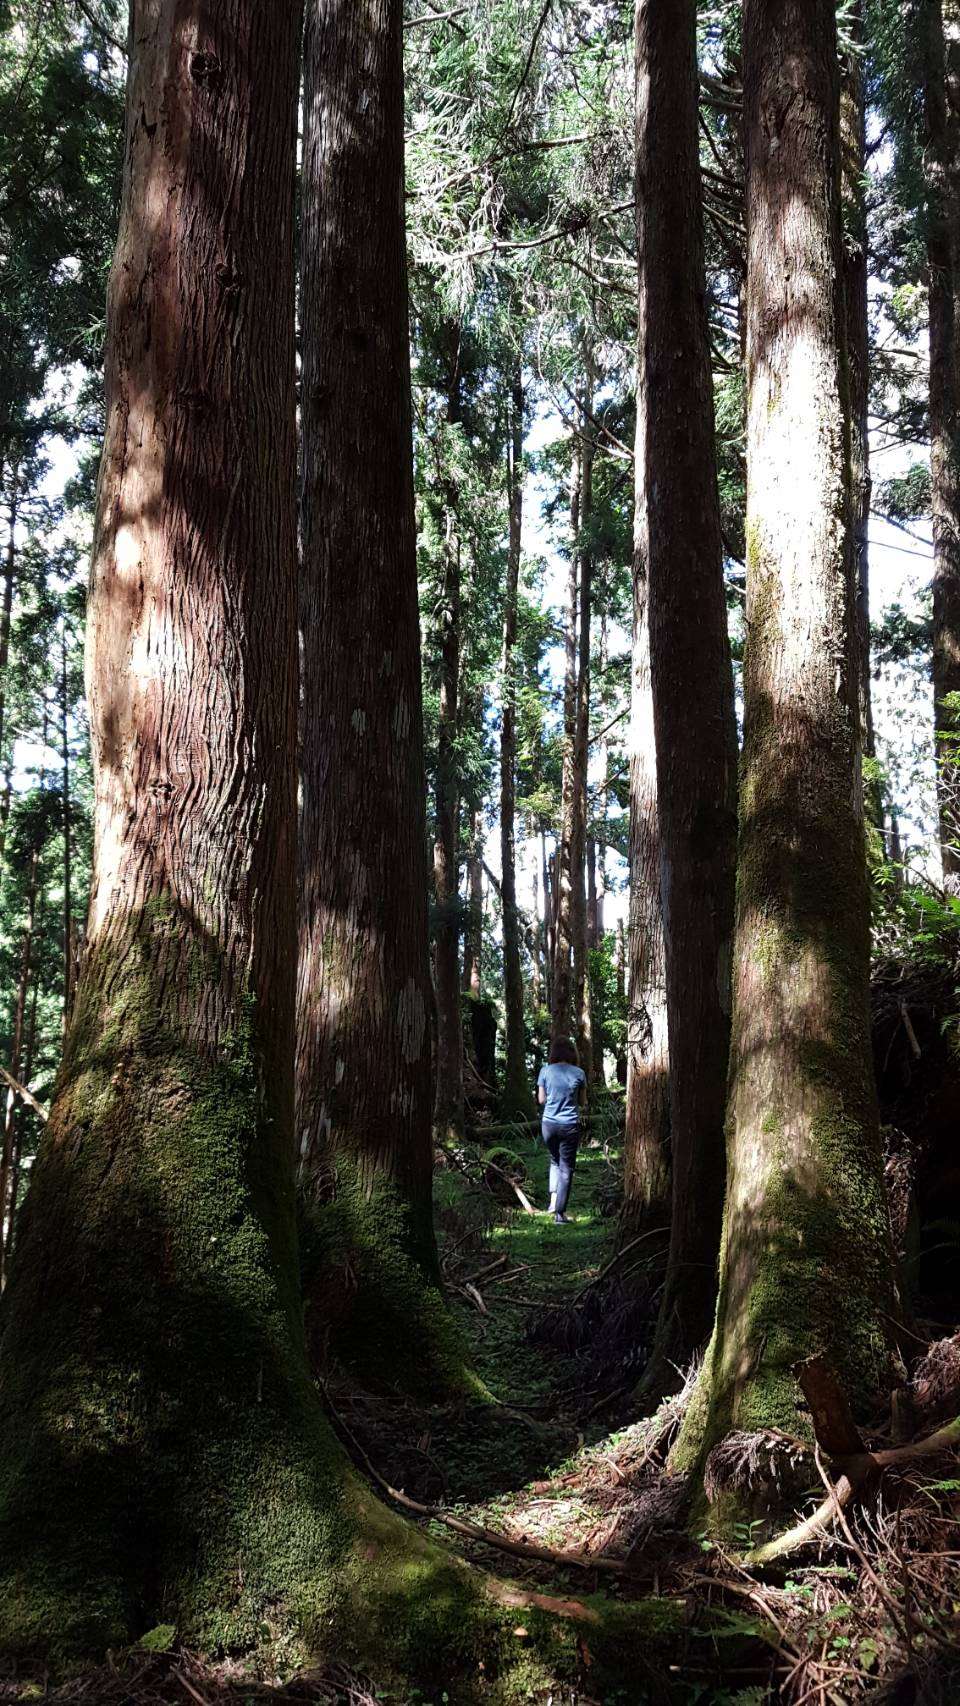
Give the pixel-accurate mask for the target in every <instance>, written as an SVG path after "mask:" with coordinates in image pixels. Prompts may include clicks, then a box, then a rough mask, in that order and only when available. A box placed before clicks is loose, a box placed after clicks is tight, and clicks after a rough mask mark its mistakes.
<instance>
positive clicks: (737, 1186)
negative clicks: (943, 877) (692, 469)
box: [674, 0, 897, 1464]
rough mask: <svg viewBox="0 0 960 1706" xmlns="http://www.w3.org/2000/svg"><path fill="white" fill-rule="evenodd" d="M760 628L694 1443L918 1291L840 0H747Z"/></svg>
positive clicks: (791, 1401) (691, 1428) (879, 1328)
mask: <svg viewBox="0 0 960 1706" xmlns="http://www.w3.org/2000/svg"><path fill="white" fill-rule="evenodd" d="M744 99H745V122H746V147H747V245H748V269H749V325H748V341H747V377H748V498H747V552H748V556H747V633H748V638H747V648H746V658H745V663H744V701H745V728H744V742H745V745H744V758H743V782H742V791H741V808H740V812H741V815H740V857H739V870H738V887H737V921H736V956H735V982H734V1017H733V1037H732V1056H731V1094H730V1107H729V1115H728V1182H727V1197H726V1208H725V1219H724V1237H723V1249H722V1255H721V1285H720V1298H719V1304H718V1313H717V1323H716V1328H715V1332H714V1336H713V1339H712V1341H711V1344H710V1347H709V1349H708V1352H707V1356H706V1360H705V1362H704V1365H703V1369H702V1372H701V1376H700V1381H699V1385H698V1388H697V1390H696V1392H695V1394H694V1398H693V1401H692V1403H691V1406H690V1408H689V1410H688V1413H687V1418H686V1421H685V1425H684V1428H683V1430H682V1433H681V1436H680V1439H679V1441H678V1445H677V1447H676V1448H675V1454H674V1458H675V1462H676V1463H677V1464H691V1463H696V1462H698V1461H702V1458H703V1454H704V1452H705V1450H706V1449H708V1448H709V1446H711V1445H712V1444H713V1443H714V1441H716V1440H717V1439H719V1438H720V1437H722V1436H723V1435H724V1434H726V1433H727V1432H728V1431H729V1430H730V1429H745V1430H747V1431H752V1430H754V1429H757V1428H770V1427H772V1428H780V1429H783V1430H784V1431H785V1432H787V1433H789V1434H791V1435H803V1434H805V1433H808V1432H809V1421H808V1419H807V1417H806V1416H805V1415H804V1413H803V1411H802V1408H801V1404H802V1401H801V1399H800V1395H799V1391H798V1387H797V1382H796V1378H795V1375H794V1368H795V1366H796V1364H797V1363H798V1362H799V1361H802V1360H803V1359H804V1358H805V1357H807V1356H809V1355H811V1354H812V1353H814V1352H816V1353H819V1354H821V1355H823V1356H824V1357H825V1358H826V1359H827V1360H828V1362H829V1363H830V1364H831V1365H832V1366H833V1367H834V1368H835V1369H836V1370H837V1372H838V1374H839V1375H840V1376H841V1378H842V1379H843V1380H844V1382H845V1383H846V1384H847V1386H848V1390H849V1392H850V1395H851V1398H852V1399H853V1400H854V1401H855V1402H858V1403H862V1402H863V1401H864V1400H865V1399H867V1398H868V1397H869V1396H870V1395H872V1394H875V1393H877V1392H878V1391H879V1390H881V1389H883V1388H884V1387H885V1386H886V1385H887V1383H888V1382H889V1380H890V1378H891V1375H892V1369H893V1353H892V1340H891V1335H892V1332H893V1331H894V1325H893V1323H894V1318H895V1315H896V1311H897V1302H896V1295H895V1287H894V1274H893V1257H892V1248H891V1239H890V1229H889V1220H888V1214H887V1207H886V1202H885V1198H884V1188H883V1175H882V1159H881V1150H880V1142H879V1135H878V1115H877V1103H876V1095H875V1088H874V1082H873V1065H872V1060H871V1054H870V1032H869V1015H868V968H869V917H868V901H867V882H866V868H865V857H864V842H863V822H862V810H861V798H862V796H861V789H860V776H859V768H860V743H859V705H858V648H857V640H856V599H855V583H854V562H853V552H852V539H851V528H850V519H849V489H848V479H849V470H848V463H847V457H848V432H847V423H846V418H845V374H844V355H843V339H844V302H843V253H842V241H841V229H840V206H839V170H838V105H839V90H838V64H837V44H836V26H835V17H834V5H833V0H747V5H746V8H745V12H744Z"/></svg>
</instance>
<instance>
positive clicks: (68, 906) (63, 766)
mask: <svg viewBox="0 0 960 1706" xmlns="http://www.w3.org/2000/svg"><path fill="white" fill-rule="evenodd" d="M67 711H68V705H67V630H66V625H64V628H63V631H62V633H61V635H60V786H61V789H62V792H63V808H62V826H63V1023H64V1026H66V1025H67V1023H68V1021H69V1018H70V1009H71V1008H72V1006H73V976H74V940H73V814H72V812H71V809H70V731H69V725H68V717H67Z"/></svg>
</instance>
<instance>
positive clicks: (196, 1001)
mask: <svg viewBox="0 0 960 1706" xmlns="http://www.w3.org/2000/svg"><path fill="white" fill-rule="evenodd" d="M132 25H133V27H132V29H131V32H130V58H129V70H128V89H127V122H126V156H125V174H124V187H123V199H122V211H121V228H120V235H119V241H118V246H117V251H116V255H115V259H114V265H113V269H112V273H111V281H110V293H109V306H108V333H107V372H106V422H107V425H106V442H105V446H104V453H103V462H102V468H101V476H100V482H99V489H98V490H99V496H98V506H97V523H96V540H95V547H94V558H93V569H92V585H91V595H90V608H89V624H88V666H87V667H88V689H89V702H90V716H91V731H92V740H93V755H94V765H95V857H94V872H93V884H92V894H91V902H90V914H89V932H88V936H87V943H86V949H85V956H84V963H83V967H82V972H81V977H80V982H79V985H78V988H77V992H76V998H75V1002H74V1007H73V1012H72V1015H71V1019H70V1024H69V1027H68V1032H67V1037H66V1041H65V1050H64V1059H63V1065H62V1068H61V1071H60V1075H59V1078H58V1081H57V1085H56V1090H55V1094H54V1100H53V1106H52V1109H51V1115H50V1120H49V1123H48V1126H47V1128H46V1131H45V1134H44V1138H43V1143H42V1146H41V1151H40V1154H39V1157H38V1160H37V1162H36V1165H35V1168H34V1170H33V1175H32V1178H31V1184H30V1191H29V1195H28V1199H27V1201H26V1203H25V1205H24V1209H23V1212H22V1215H21V1219H20V1225H19V1230H18V1239H17V1244H16V1248H15V1251H14V1257H13V1263H12V1269H11V1277H10V1283H9V1287H8V1291H7V1299H6V1306H5V1330H4V1335H3V1340H2V1345H0V1425H2V1428H3V1438H4V1440H5V1451H4V1459H3V1465H2V1468H0V1647H2V1649H3V1651H4V1652H5V1653H8V1654H9V1653H14V1652H35V1653H40V1654H44V1655H47V1656H52V1657H56V1656H59V1655H63V1654H71V1655H76V1654H97V1653H102V1651H103V1649H104V1647H106V1646H115V1645H121V1644H124V1643H126V1642H128V1641H130V1640H132V1639H135V1638H136V1637H138V1636H139V1635H141V1634H143V1633H144V1631H145V1630H147V1629H149V1628H150V1627H151V1626H153V1625H155V1624H157V1623H160V1622H163V1623H170V1624H174V1625H176V1627H177V1629H178V1632H179V1634H180V1635H181V1637H182V1638H183V1639H184V1640H187V1641H188V1642H190V1643H191V1644H194V1645H196V1646H198V1647H202V1648H204V1649H206V1650H216V1649H227V1650H232V1649H236V1648H242V1647H244V1646H247V1645H251V1644H257V1643H262V1642H263V1641H265V1640H267V1641H268V1640H269V1639H271V1638H273V1637H274V1636H275V1637H276V1638H277V1640H278V1641H279V1642H280V1643H281V1644H282V1643H283V1642H284V1641H285V1640H286V1639H287V1637H288V1636H289V1635H290V1634H291V1633H294V1634H295V1633H297V1632H300V1633H302V1634H303V1635H304V1636H305V1637H306V1638H307V1639H309V1640H311V1641H312V1640H313V1639H315V1638H316V1639H320V1638H321V1637H322V1634H323V1631H324V1628H325V1627H326V1626H327V1622H328V1619H329V1618H330V1615H331V1612H332V1609H333V1607H334V1604H335V1601H336V1597H337V1594H336V1589H337V1585H338V1583H340V1584H341V1585H342V1583H343V1580H344V1575H345V1573H346V1572H348V1571H349V1569H350V1567H351V1566H350V1560H351V1557H353V1553H352V1550H351V1548H352V1543H353V1541H354V1539H355V1537H356V1534H357V1531H358V1527H359V1514H358V1513H359V1509H360V1502H361V1496H360V1493H359V1490H357V1489H355V1488H354V1484H353V1482H352V1480H351V1478H350V1476H349V1473H348V1471H347V1468H346V1465H345V1463H344V1462H343V1461H342V1459H341V1456H340V1453H339V1451H338V1450H337V1448H336V1447H335V1445H334V1443H333V1439H332V1436H331V1435H330V1433H329V1430H328V1428H327V1425H326V1423H325V1421H324V1419H323V1416H322V1413H321V1411H320V1409H319V1404H318V1400H317V1397H316V1395H315V1393H314V1391H313V1388H312V1385H311V1382H310V1378H309V1374H308V1370H307V1365H306V1356H305V1345H304V1337H303V1324H302V1313H301V1305H300V1297H299V1283H298V1272H297V1251H296V1238H295V1219H294V1166H293V1152H294V1122H293V1036H294V982H295V967H296V930H295V922H296V921H295V884H296V823H295V785H294V783H295V776H294V759H295V718H296V609H295V585H296V525H295V523H296V517H295V502H294V497H295V494H294V474H295V451H294V339H293V178H294V163H295V139H296V107H297V62H298V42H299V33H300V15H299V6H298V5H297V4H296V0H289V3H288V0H270V3H269V4H267V3H266V0H229V4H224V5H223V6H220V7H218V8H216V9H215V10H214V9H212V8H210V7H209V6H207V5H200V4H199V3H197V4H192V3H186V0H137V4H136V6H135V7H134V9H133V17H132ZM379 1521H380V1522H381V1525H383V1523H384V1521H385V1519H384V1518H382V1517H381V1518H379ZM382 1537H383V1528H382V1526H381V1529H380V1530H379V1531H378V1530H377V1529H375V1528H371V1530H370V1532H369V1538H370V1542H371V1546H372V1548H373V1551H376V1550H377V1547H378V1545H379V1542H380V1540H381V1539H382ZM355 1561H356V1560H354V1562H355ZM364 1567H365V1568H366V1569H367V1570H368V1572H369V1573H372V1572H373V1571H374V1570H375V1568H376V1566H375V1565H374V1564H373V1563H370V1564H369V1565H365V1566H364Z"/></svg>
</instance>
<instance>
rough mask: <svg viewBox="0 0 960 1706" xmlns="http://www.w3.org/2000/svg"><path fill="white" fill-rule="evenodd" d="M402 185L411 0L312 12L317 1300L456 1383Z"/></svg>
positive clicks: (307, 762)
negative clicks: (441, 1280)
mask: <svg viewBox="0 0 960 1706" xmlns="http://www.w3.org/2000/svg"><path fill="white" fill-rule="evenodd" d="M403 181H404V178H403V60H402V8H401V6H400V4H399V0H375V3H374V4H372V5H370V6H366V7H363V8H357V7H356V6H355V5H352V4H350V3H349V0H308V7H307V25H306V38H305V66H304V144H303V231H302V262H301V320H302V327H303V369H302V411H301V418H302V459H301V464H302V476H301V479H302V483H301V503H300V522H301V540H302V568H301V581H300V635H301V659H302V670H303V683H302V735H301V743H300V745H301V815H300V894H299V903H300V960H299V978H298V991H297V1140H298V1148H299V1155H300V1177H301V1190H302V1193H303V1195H304V1199H305V1201H306V1202H307V1203H308V1204H310V1203H313V1204H314V1205H317V1206H318V1207H319V1210H320V1212H319V1213H318V1215H317V1216H316V1226H317V1228H318V1229H320V1230H325V1231H326V1233H327V1237H326V1238H321V1240H320V1248H319V1250H318V1252H317V1256H318V1262H317V1268H316V1271H315V1273H314V1274H313V1278H312V1280H309V1279H308V1295H309V1296H310V1298H311V1300H315V1299H318V1298H321V1297H322V1296H323V1295H327V1296H329V1294H330V1292H331V1290H332V1289H333V1290H335V1289H336V1288H332V1287H331V1285H330V1283H329V1275H330V1271H331V1266H332V1267H334V1268H336V1267H340V1268H342V1267H343V1265H348V1266H349V1268H350V1270H351V1272H352V1274H353V1277H354V1285H353V1287H352V1288H351V1289H349V1291H348V1295H347V1297H346V1298H345V1300H344V1302H345V1307H344V1309H343V1311H342V1314H341V1318H340V1320H339V1321H338V1322H337V1323H335V1327H336V1333H335V1341H334V1342H335V1348H337V1349H338V1351H340V1352H341V1353H342V1354H346V1355H348V1356H350V1357H352V1359H353V1360H354V1361H356V1362H360V1363H362V1364H363V1365H364V1367H365V1368H366V1369H367V1370H368V1372H369V1371H370V1370H376V1371H378V1372H379V1373H380V1375H381V1376H384V1377H387V1378H390V1379H394V1378H401V1379H404V1380H406V1381H407V1382H409V1381H410V1380H413V1379H416V1380H422V1379H423V1378H425V1377H426V1374H427V1371H432V1373H433V1374H436V1375H437V1376H438V1378H439V1371H438V1369H437V1368H436V1366H435V1365H436V1359H437V1352H438V1348H439V1347H438V1344H437V1342H436V1338H437V1333H436V1327H435V1326H433V1327H431V1325H430V1318H432V1317H431V1312H432V1314H434V1315H439V1314H440V1313H441V1312H440V1305H439V1296H438V1295H437V1294H436V1293H435V1292H433V1291H432V1289H429V1290H428V1289H425V1287H424V1276H428V1278H429V1279H431V1280H433V1279H435V1276H436V1263H437V1258H436V1248H435V1243H434V1233H433V1221H432V1199H431V1192H432V1172H433V1147H432V1135H431V1119H432V1094H433V1081H432V1073H431V1061H430V1051H431V1035H430V1030H431V1028H430V1010H431V1004H432V999H433V997H432V991H431V987H430V962H429V946H428V933H427V895H426V872H425V868H424V858H423V849H424V843H425V835H426V821H425V819H426V812H425V795H424V765H423V713H422V703H421V684H420V626H419V614H418V605H417V569H416V535H415V522H414V498H413V463H412V456H413V450H412V428H411V407H410V357H409V333H408V316H407V274H406V250H405V237H404V218H403ZM327 1203H329V1204H330V1209H329V1212H326V1210H325V1208H324V1206H323V1205H325V1204H327ZM339 1290H340V1292H341V1293H342V1292H343V1287H342V1286H341V1287H340V1288H339ZM347 1304H348V1305H349V1306H347ZM311 1309H312V1304H311ZM310 1321H311V1315H310V1313H308V1326H309V1325H310ZM324 1325H325V1328H327V1329H328V1330H329V1327H330V1322H329V1319H327V1320H325V1322H324ZM441 1383H442V1382H441Z"/></svg>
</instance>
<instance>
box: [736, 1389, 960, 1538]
mask: <svg viewBox="0 0 960 1706" xmlns="http://www.w3.org/2000/svg"><path fill="white" fill-rule="evenodd" d="M798 1378H799V1380H800V1384H801V1386H802V1388H803V1392H804V1396H805V1397H806V1399H807V1402H808V1403H809V1405H810V1409H811V1411H812V1414H813V1425H814V1431H815V1433H816V1437H817V1443H818V1445H819V1446H820V1447H821V1448H822V1449H823V1450H824V1452H825V1453H826V1454H827V1456H828V1457H831V1458H832V1459H833V1461H834V1463H835V1464H836V1467H837V1468H838V1469H839V1470H840V1474H839V1475H838V1477H837V1480H836V1481H835V1482H831V1481H830V1479H829V1477H828V1476H827V1475H826V1474H825V1472H823V1471H821V1473H822V1474H823V1479H824V1482H825V1484H826V1486H827V1487H828V1489H829V1491H828V1494H827V1497H826V1498H825V1499H824V1500H823V1502H822V1504H820V1505H818V1507H817V1509H816V1510H815V1511H814V1512H813V1514H812V1516H808V1517H807V1518H806V1519H805V1520H804V1521H803V1522H798V1523H796V1524H795V1525H794V1527H793V1528H788V1529H787V1530H786V1532H785V1533H784V1534H778V1535H777V1536H775V1538H774V1539H773V1540H768V1541H767V1542H766V1544H765V1545H763V1546H757V1547H754V1549H753V1550H752V1551H751V1552H748V1553H747V1554H746V1555H745V1557H744V1559H743V1564H744V1566H745V1567H746V1568H747V1569H752V1570H755V1569H762V1568H763V1567H764V1565H766V1564H772V1563H775V1562H776V1561H777V1559H779V1558H785V1557H787V1556H788V1554H789V1553H791V1552H796V1551H798V1550H799V1549H800V1547H802V1546H807V1545H809V1544H810V1543H811V1542H812V1541H814V1540H820V1539H822V1538H823V1537H824V1535H825V1534H826V1533H827V1532H828V1531H829V1525H830V1524H831V1523H832V1522H833V1521H838V1522H840V1523H841V1525H843V1526H845V1518H844V1515H843V1513H844V1511H845V1509H846V1507H847V1506H848V1505H849V1504H850V1503H851V1501H852V1500H853V1499H854V1498H856V1497H858V1496H860V1495H861V1494H862V1493H864V1492H865V1491H866V1490H867V1488H868V1487H871V1486H874V1485H875V1484H876V1482H877V1481H878V1480H879V1479H880V1477H881V1475H882V1474H883V1472H884V1470H886V1469H901V1468H904V1467H906V1466H907V1465H908V1464H911V1463H916V1462H919V1461H920V1460H921V1459H922V1458H924V1457H936V1456H938V1455H939V1454H940V1453H941V1452H944V1451H957V1450H960V1416H956V1417H955V1418H954V1420H953V1421H952V1422H948V1423H947V1424H946V1425H945V1426H944V1427H942V1428H938V1429H937V1431H936V1433H932V1434H929V1435H928V1436H927V1438H926V1439H919V1440H914V1441H912V1443H911V1444H909V1445H897V1446H892V1447H890V1448H889V1449H887V1450H884V1451H868V1450H867V1448H866V1446H865V1445H864V1443H863V1440H862V1439H861V1437H860V1434H859V1432H858V1430H857V1427H856V1424H855V1423H854V1421H853V1418H852V1416H851V1415H850V1410H849V1406H848V1405H847V1401H846V1397H845V1395H844V1393H843V1391H842V1388H841V1387H840V1384H839V1382H838V1381H837V1379H836V1377H835V1375H834V1374H833V1372H832V1370H830V1369H828V1368H827V1367H826V1366H825V1365H824V1364H823V1362H822V1361H821V1360H820V1359H819V1358H813V1359H812V1360H811V1361H810V1362H809V1363H806V1364H804V1366H803V1368H802V1369H800V1370H798Z"/></svg>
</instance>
